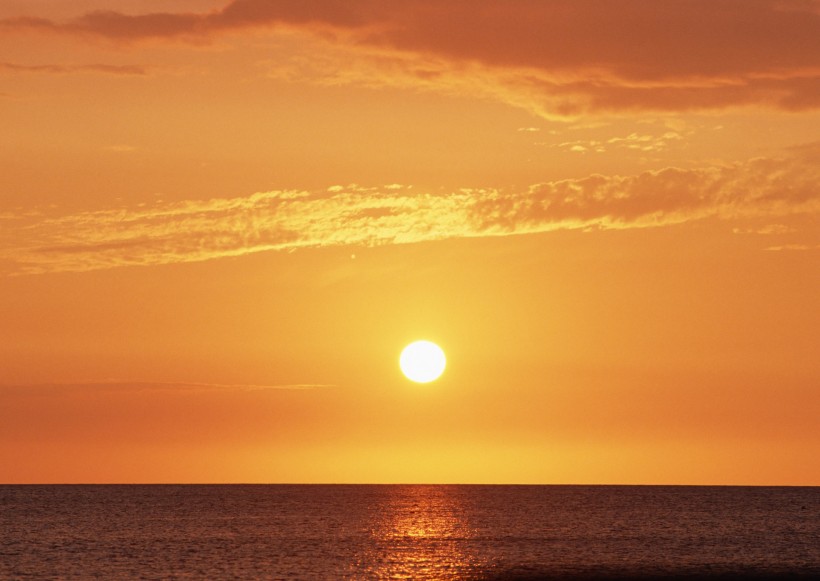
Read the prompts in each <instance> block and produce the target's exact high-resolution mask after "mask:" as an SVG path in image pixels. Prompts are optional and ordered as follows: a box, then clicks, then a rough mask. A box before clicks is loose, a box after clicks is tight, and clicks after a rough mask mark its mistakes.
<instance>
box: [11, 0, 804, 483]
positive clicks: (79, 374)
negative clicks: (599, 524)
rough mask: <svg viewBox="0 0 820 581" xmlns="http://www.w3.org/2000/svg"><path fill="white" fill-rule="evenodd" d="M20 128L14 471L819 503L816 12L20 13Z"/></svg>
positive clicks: (136, 2)
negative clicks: (433, 363)
mask: <svg viewBox="0 0 820 581" xmlns="http://www.w3.org/2000/svg"><path fill="white" fill-rule="evenodd" d="M0 128H2V130H0V482H6V483H15V482H482V483H485V482H486V483H508V482H520V483H681V484H690V483H691V484H694V483H702V484H810V485H820V462H818V460H817V458H820V430H818V429H817V418H818V417H820V392H819V391H818V390H820V357H818V356H817V353H818V345H820V341H819V339H820V309H818V298H817V297H818V296H820V292H818V291H820V276H819V275H820V268H818V267H820V260H818V256H820V234H818V233H820V228H818V211H819V210H820V2H818V1H817V0H686V1H684V0H664V1H659V2H646V1H644V0H641V1H638V0H619V1H617V2H615V1H611V2H610V1H604V0H512V1H505V2H490V1H488V0H470V1H466V0H463V1H462V0H453V1H448V2H442V1H438V0H435V1H434V0H414V1H411V0H396V1H393V2H377V1H375V0H345V1H335V0H311V1H299V2H296V1H290V0H279V1H275V0H234V1H232V2H231V1H230V0H119V1H117V2H110V1H108V2H106V1H105V0H25V1H23V0H0ZM420 338H424V339H429V340H433V341H436V342H437V343H438V344H439V345H441V346H442V348H443V349H444V350H445V351H446V353H447V356H448V368H447V371H446V372H445V374H444V375H443V376H442V378H440V379H439V380H437V381H435V382H433V383H431V384H427V385H423V386H422V385H418V384H413V383H411V382H409V381H408V380H407V379H405V378H404V377H403V376H402V375H401V373H400V371H399V368H398V356H399V353H400V351H401V349H402V347H403V346H404V345H406V344H407V343H409V342H411V341H413V340H416V339H420Z"/></svg>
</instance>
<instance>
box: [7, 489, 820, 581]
mask: <svg viewBox="0 0 820 581" xmlns="http://www.w3.org/2000/svg"><path fill="white" fill-rule="evenodd" d="M0 535H1V536H0V578H2V579H17V578H49V579H85V578H103V579H112V578H142V579H171V578H177V579H183V578H184V579H225V578H243V579H247V578H262V579H547V578H559V579H560V578H589V577H604V578H606V577H621V578H624V577H668V576H672V575H675V576H681V577H696V578H697V577H713V578H724V576H725V577H728V578H735V577H738V576H743V577H754V576H759V577H778V576H779V577H783V578H792V579H793V578H811V577H812V576H816V577H818V578H820V488H792V487H783V488H781V487H773V488H768V487H748V488H747V487H665V486H359V485H356V486H343V485H339V486H324V485H260V486H255V485H227V486H221V485H214V486H196V485H180V486H161V485H157V486H138V485H133V486H0Z"/></svg>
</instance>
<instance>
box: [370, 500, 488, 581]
mask: <svg viewBox="0 0 820 581" xmlns="http://www.w3.org/2000/svg"><path fill="white" fill-rule="evenodd" d="M390 490H391V493H390V494H387V495H385V496H384V497H383V504H381V503H380V505H379V506H377V507H374V514H375V515H379V516H378V517H377V518H376V519H375V520H374V522H373V525H372V528H371V537H372V542H371V543H369V545H368V549H367V550H366V551H365V552H364V553H363V554H361V555H359V556H358V558H357V559H356V564H355V567H356V571H357V574H361V575H363V576H364V577H365V578H375V579H420V578H423V579H457V578H458V579H462V578H464V575H465V573H474V574H480V573H482V572H484V571H486V570H487V569H488V566H489V565H490V563H488V562H487V559H486V557H485V558H482V556H481V555H479V554H478V553H477V552H473V551H471V550H470V547H469V543H468V542H465V541H469V539H471V538H473V537H475V536H476V531H474V530H473V529H472V528H471V527H470V525H469V523H468V522H467V521H466V520H465V518H464V513H465V510H464V507H463V506H462V502H463V498H462V496H463V494H462V493H461V492H460V491H459V489H458V487H456V486H399V487H390Z"/></svg>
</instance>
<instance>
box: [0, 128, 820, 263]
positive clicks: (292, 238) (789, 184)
mask: <svg viewBox="0 0 820 581" xmlns="http://www.w3.org/2000/svg"><path fill="white" fill-rule="evenodd" d="M818 210H820V144H816V145H813V146H807V147H804V148H799V149H794V150H792V151H791V152H790V154H789V155H788V156H786V157H782V158H759V159H752V160H749V161H746V162H741V163H734V164H730V165H722V166H709V167H703V168H694V169H681V168H674V167H669V168H665V169H662V170H658V171H647V172H644V173H641V174H638V175H633V176H604V175H591V176H588V177H585V178H581V179H570V180H561V181H552V182H544V183H539V184H534V185H532V186H530V187H528V188H526V189H524V190H500V189H462V190H457V191H452V192H447V193H438V192H436V193H433V192H429V191H419V190H416V189H414V188H413V187H411V186H402V185H398V184H392V185H390V186H386V187H383V188H365V187H361V186H357V185H348V186H333V187H330V188H328V189H327V190H324V191H316V192H306V191H273V192H260V193H256V194H253V195H251V196H247V197H236V198H225V199H211V200H201V201H186V202H176V203H162V202H157V203H155V204H154V205H143V206H140V207H136V208H134V207H132V208H119V209H105V210H98V211H89V212H82V213H75V214H68V215H62V216H54V215H51V216H42V215H29V216H24V217H21V219H19V220H9V221H8V223H7V224H6V225H4V228H3V229H2V230H0V264H5V265H7V266H6V272H5V274H26V273H27V274H34V273H47V272H59V271H87V270H95V269H104V268H114V267H119V266H139V265H142V266H148V265H158V264H172V263H179V262H193V261H203V260H211V259H217V258H222V257H229V256H240V255H243V254H248V253H254V252H262V251H268V250H294V249H299V248H316V247H323V246H342V245H382V244H408V243H415V242H424V241H434V240H444V239H450V238H470V237H485V236H507V235H519V234H528V233H540V232H549V231H553V230H560V229H591V228H594V229H602V228H643V227H658V226H664V225H669V224H678V223H683V222H687V221H691V220H698V219H702V218H707V217H717V218H720V219H735V218H747V217H765V218H776V217H779V216H786V215H790V214H795V213H811V212H817V211H818Z"/></svg>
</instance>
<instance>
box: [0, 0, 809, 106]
mask: <svg viewBox="0 0 820 581" xmlns="http://www.w3.org/2000/svg"><path fill="white" fill-rule="evenodd" d="M271 27H287V28H289V29H298V30H304V31H308V32H314V33H317V34H320V35H321V36H322V37H323V38H325V39H333V40H335V42H337V43H339V44H340V45H345V46H347V47H352V48H353V49H355V50H358V51H361V59H362V61H367V60H368V59H370V60H371V61H372V60H373V58H374V57H373V55H374V53H377V54H378V55H379V57H378V59H379V60H380V61H381V64H382V65H385V64H387V63H388V62H389V61H391V59H393V61H394V62H393V64H392V65H390V66H388V67H387V68H388V69H396V68H401V67H404V68H403V69H402V70H401V71H400V72H399V73H397V72H396V71H395V70H389V71H388V73H389V74H388V76H387V77H385V76H384V74H379V73H375V74H374V75H373V78H372V80H371V82H373V83H375V82H377V79H380V78H381V79H382V82H386V83H389V82H391V81H394V79H392V78H391V76H392V75H393V74H396V75H397V76H398V78H399V81H400V82H407V81H408V80H410V79H412V78H414V79H415V80H416V81H417V82H418V83H419V84H420V85H422V86H430V87H437V86H443V87H444V88H448V87H449V88H451V87H452V86H453V85H464V84H467V85H470V84H475V82H477V80H478V81H481V82H479V83H478V84H479V85H480V84H484V85H486V84H490V85H492V86H493V87H494V91H491V92H493V93H494V95H495V96H496V97H497V98H502V99H505V100H506V101H508V102H510V103H513V104H515V105H518V106H524V107H527V108H528V109H530V110H532V111H534V112H537V113H539V114H542V115H544V116H547V117H549V116H553V117H554V116H575V115H580V114H583V113H590V112H616V111H621V112H623V111H627V112H628V111H645V110H647V109H652V110H658V111H686V110H696V109H697V110H699V109H722V108H726V107H736V106H752V105H753V106H767V107H774V108H779V109H785V110H791V111H800V110H807V109H816V108H818V107H820V2H818V0H666V1H664V2H646V1H645V0H621V1H619V2H611V1H608V0H511V1H510V2H497V1H494V0H493V1H491V0H471V1H467V0H456V1H453V2H440V1H438V0H394V1H391V2H377V1H375V0H344V1H343V0H301V1H298V2H297V1H294V0H280V1H272V0H234V1H233V2H229V3H228V4H226V6H225V7H224V8H222V9H221V10H216V11H212V12H206V13H153V14H142V15H128V14H123V13H119V12H115V11H98V12H92V13H89V14H85V15H83V16H80V17H79V18H76V19H74V20H71V21H68V22H54V21H51V20H47V19H42V18H35V17H28V18H15V19H6V20H3V21H0V28H4V29H6V30H12V31H13V30H16V31H26V30H27V31H40V32H43V33H51V34H67V35H74V36H83V37H97V38H105V39H108V40H111V41H114V42H123V43H133V42H139V41H144V40H163V39H175V40H182V41H191V42H208V41H210V40H213V39H214V38H215V37H217V36H220V35H224V34H226V33H229V32H231V31H242V30H247V29H251V28H257V29H263V28H271ZM362 61H355V60H354V61H351V60H349V59H341V58H340V59H337V60H336V61H335V63H334V66H333V67H330V68H329V71H330V70H337V71H338V70H339V69H341V76H342V77H344V76H345V75H346V74H347V73H348V72H350V71H352V72H353V74H352V75H350V78H354V79H355V78H356V77H357V76H358V77H361V74H358V75H357V74H356V69H357V68H359V67H361V66H362ZM430 63H433V66H429V65H430ZM367 66H368V67H372V62H370V63H369V64H368V65H367ZM366 68H367V67H366ZM329 74H333V73H329ZM468 81H469V82H468ZM485 92H486V91H485Z"/></svg>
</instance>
